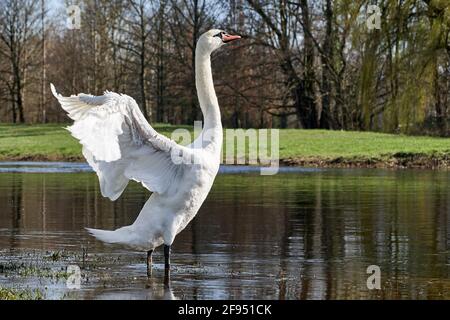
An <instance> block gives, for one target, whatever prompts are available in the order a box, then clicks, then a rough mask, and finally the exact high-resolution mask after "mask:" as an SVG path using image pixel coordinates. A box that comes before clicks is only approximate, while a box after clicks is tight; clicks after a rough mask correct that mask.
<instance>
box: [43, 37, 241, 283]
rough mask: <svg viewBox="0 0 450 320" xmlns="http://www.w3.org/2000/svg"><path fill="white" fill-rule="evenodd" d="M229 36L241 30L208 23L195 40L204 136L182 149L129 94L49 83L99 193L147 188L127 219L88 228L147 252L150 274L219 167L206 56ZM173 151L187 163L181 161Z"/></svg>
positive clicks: (217, 122)
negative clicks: (64, 89) (60, 89)
mask: <svg viewBox="0 0 450 320" xmlns="http://www.w3.org/2000/svg"><path fill="white" fill-rule="evenodd" d="M236 39H240V36H233V35H229V34H227V33H226V32H224V31H222V30H216V29H214V30H210V31H208V32H206V33H204V34H203V35H202V36H201V37H200V39H199V40H198V43H197V49H196V53H195V55H196V56H195V63H196V65H195V73H196V87H197V94H198V98H199V101H200V107H201V109H202V112H203V116H204V127H203V131H202V133H203V134H204V136H206V134H207V135H208V137H207V138H205V137H203V139H201V137H202V136H200V137H199V138H197V139H200V140H196V141H194V143H193V144H191V145H189V146H186V147H185V146H180V145H178V144H177V143H175V142H174V141H173V140H170V139H168V138H166V137H164V136H163V135H161V134H159V133H158V132H156V131H155V130H154V129H153V128H152V127H151V126H150V125H149V123H148V122H147V121H146V120H145V118H144V116H143V115H142V113H141V111H140V109H139V107H138V105H137V104H136V102H135V101H134V99H132V98H131V97H129V96H126V95H122V94H117V93H114V92H105V94H104V95H103V96H92V95H87V94H83V93H81V94H79V95H77V96H71V97H63V96H61V95H60V94H58V93H56V90H55V87H54V86H53V84H51V89H52V92H53V95H54V96H55V97H56V98H57V99H58V101H59V103H60V104H61V106H62V108H63V109H64V110H65V111H67V112H68V116H69V117H70V118H71V119H73V120H74V121H75V122H74V124H73V125H72V126H71V127H69V128H68V129H69V131H70V132H71V133H72V135H73V136H74V137H75V138H77V139H78V140H79V141H80V143H81V144H82V146H83V155H84V157H85V158H86V160H87V161H88V163H89V164H90V165H91V166H92V168H93V169H94V170H95V172H96V173H97V175H98V178H99V181H100V188H101V193H102V195H103V196H104V197H108V198H110V199H111V200H113V201H114V200H116V199H117V198H118V197H119V196H120V195H121V194H122V192H123V190H124V189H125V187H126V186H127V184H128V181H129V180H130V179H133V180H136V181H138V182H141V183H142V185H143V186H144V187H145V188H147V189H148V190H150V191H152V192H153V193H152V195H151V196H150V198H149V200H148V201H147V202H146V203H145V205H144V207H143V208H142V210H141V212H140V214H139V216H138V217H137V219H136V221H135V222H134V223H133V224H132V225H130V226H126V227H122V228H119V229H117V230H114V231H107V230H98V229H89V228H88V229H87V230H88V231H89V232H90V233H91V234H92V235H93V236H95V237H96V238H97V239H100V240H102V241H104V242H107V243H116V244H122V245H126V246H129V247H132V248H134V249H138V250H145V251H147V271H148V273H149V275H150V274H151V263H152V252H153V250H154V249H155V248H156V247H158V246H160V245H162V244H164V257H165V269H166V271H167V270H168V269H169V268H170V246H171V245H172V243H173V241H174V239H175V236H176V235H177V234H178V233H179V232H181V231H182V230H183V229H184V228H185V227H186V226H187V224H188V223H189V222H190V221H191V220H192V218H194V216H195V215H196V214H197V211H198V210H199V208H200V206H201V205H202V203H203V201H204V200H205V198H206V196H207V194H208V193H209V190H210V189H211V186H212V184H213V182H214V178H215V176H216V174H217V172H218V169H219V164H220V152H221V147H222V124H221V119H220V110H219V104H218V102H217V97H216V93H215V91H214V84H213V79H212V72H211V61H210V56H211V53H212V52H213V51H214V50H216V49H218V48H220V47H221V46H222V45H223V44H225V43H227V42H231V41H234V40H236ZM197 145H199V146H200V147H199V148H197V147H196V148H194V146H197ZM178 157H182V159H185V160H186V159H189V160H193V161H182V162H181V163H180V161H178V160H179V159H180V158H178ZM174 160H177V161H174Z"/></svg>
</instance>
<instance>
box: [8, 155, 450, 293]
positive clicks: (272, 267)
mask: <svg viewBox="0 0 450 320" xmlns="http://www.w3.org/2000/svg"><path fill="white" fill-rule="evenodd" d="M258 172H259V171H258V169H257V168H247V167H223V168H222V170H221V174H220V175H219V176H218V177H217V179H216V182H215V185H214V187H213V189H212V191H211V193H210V195H209V196H208V199H207V201H206V202H205V204H204V205H203V207H202V209H201V210H200V212H199V214H198V216H197V217H196V219H195V220H194V221H193V222H192V223H191V224H190V225H189V227H188V228H187V229H186V230H184V231H183V232H182V233H181V234H179V235H178V237H177V238H176V240H175V243H174V246H173V255H172V264H173V269H172V272H171V276H170V285H164V283H165V280H166V283H167V282H168V280H169V279H167V278H166V279H165V276H164V270H163V265H162V262H163V259H162V255H161V254H162V252H161V250H158V251H157V252H156V255H155V257H154V263H155V265H154V271H153V276H152V277H151V278H150V279H149V278H147V276H146V267H145V254H144V253H141V252H134V251H128V250H127V249H125V248H121V247H118V246H108V245H103V244H102V243H100V242H98V241H96V240H94V239H93V238H91V237H90V236H88V234H87V233H86V232H85V231H84V227H94V228H104V229H114V228H118V227H120V226H123V225H127V224H130V223H132V222H133V221H134V219H135V218H136V216H137V214H138V213H139V211H140V209H141V207H142V206H143V204H144V203H145V201H146V200H147V198H148V196H149V193H148V192H147V191H145V190H144V189H143V188H142V187H141V186H139V185H138V184H136V183H131V184H130V185H129V187H128V188H127V190H126V192H125V193H124V195H123V196H122V197H121V198H120V199H119V200H118V201H116V202H110V201H109V200H107V199H103V198H102V197H101V195H100V192H99V187H98V182H97V178H96V176H95V174H93V173H92V172H90V169H89V167H88V166H86V165H84V164H68V163H52V164H49V163H0V287H1V288H9V289H11V290H16V291H20V290H22V291H27V292H29V293H30V294H31V295H33V296H35V297H37V298H46V299H174V298H175V299H214V298H216V299H241V298H242V299H245V298H248V299H364V298H373V299H395V298H403V299H406V298H412V299H449V298H450V279H449V275H450V173H449V172H447V171H427V170H400V171H393V170H391V171H390V170H382V169H301V168H285V169H283V170H282V172H281V173H279V174H277V175H275V176H260V175H259V174H258ZM69 265H75V266H78V267H79V268H80V272H81V283H80V288H79V289H70V288H69V287H70V283H71V282H70V281H69V282H68V277H69V274H68V273H67V267H68V266H69ZM370 265H376V266H379V268H380V272H381V279H380V283H381V289H380V290H377V289H374V290H369V289H368V287H367V278H368V277H369V276H370V274H367V272H366V271H367V267H368V266H370ZM71 279H73V278H69V280H71ZM68 283H69V286H68Z"/></svg>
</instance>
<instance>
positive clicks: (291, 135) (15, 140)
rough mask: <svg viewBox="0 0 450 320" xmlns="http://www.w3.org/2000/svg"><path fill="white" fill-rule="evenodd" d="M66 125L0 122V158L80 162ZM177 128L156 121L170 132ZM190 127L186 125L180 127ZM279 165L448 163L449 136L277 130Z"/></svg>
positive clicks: (78, 150)
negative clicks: (278, 135) (65, 127)
mask: <svg viewBox="0 0 450 320" xmlns="http://www.w3.org/2000/svg"><path fill="white" fill-rule="evenodd" d="M64 126H65V124H45V125H11V124H0V160H2V161H8V160H22V161H23V160H34V161H37V160H39V161H83V157H82V155H81V147H80V145H79V144H78V142H77V141H76V140H75V139H74V138H72V137H71V136H70V134H69V132H68V131H66V130H65V129H63V127H64ZM177 128H179V127H176V126H169V125H155V129H156V130H158V131H159V132H160V133H162V134H165V135H167V136H170V135H171V133H172V132H173V130H175V129H177ZM184 128H189V127H184ZM280 161H281V164H283V165H302V166H320V167H422V168H448V167H450V138H437V137H423V136H403V135H392V134H382V133H373V132H350V131H326V130H298V129H285V130H280Z"/></svg>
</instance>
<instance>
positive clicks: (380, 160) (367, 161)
mask: <svg viewBox="0 0 450 320" xmlns="http://www.w3.org/2000/svg"><path fill="white" fill-rule="evenodd" d="M280 164H281V165H282V166H301V167H322V168H392V169H407V168H416V169H449V168H450V155H448V154H421V153H403V152H399V153H395V154H387V155H382V156H380V157H352V158H345V157H336V158H315V157H292V158H286V159H281V160H280Z"/></svg>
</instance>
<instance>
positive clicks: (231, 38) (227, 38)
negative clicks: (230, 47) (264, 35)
mask: <svg viewBox="0 0 450 320" xmlns="http://www.w3.org/2000/svg"><path fill="white" fill-rule="evenodd" d="M238 39H241V36H233V35H230V34H224V35H223V36H222V41H223V42H224V43H228V42H231V41H234V40H238Z"/></svg>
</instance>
